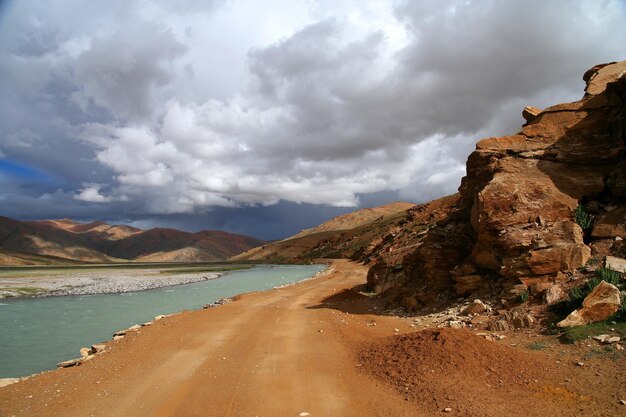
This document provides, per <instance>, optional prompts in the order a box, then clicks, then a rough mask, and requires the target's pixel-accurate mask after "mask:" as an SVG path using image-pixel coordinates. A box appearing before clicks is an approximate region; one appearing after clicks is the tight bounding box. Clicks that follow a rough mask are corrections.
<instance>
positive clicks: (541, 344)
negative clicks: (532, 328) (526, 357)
mask: <svg viewBox="0 0 626 417" xmlns="http://www.w3.org/2000/svg"><path fill="white" fill-rule="evenodd" d="M547 347H548V343H546V342H534V343H531V344H530V345H528V349H530V350H543V349H545V348H547Z"/></svg>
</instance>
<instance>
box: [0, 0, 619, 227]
mask: <svg viewBox="0 0 626 417" xmlns="http://www.w3.org/2000/svg"><path fill="white" fill-rule="evenodd" d="M70 11H71V17H68V13H70ZM625 16H626V14H625V10H624V5H623V3H622V2H619V1H603V2H597V1H576V2H573V1H549V2H546V1H531V2H507V3H504V2H496V1H487V0H484V1H480V2H470V1H420V2H416V1H398V2H394V1H392V0H381V1H376V2H358V1H348V2H341V3H336V2H326V1H324V0H319V1H316V2H309V1H306V0H302V1H301V2H298V1H296V2H295V3H293V4H291V3H290V4H289V5H286V4H285V3H284V2H280V1H273V0H272V1H268V2H267V3H264V4H263V7H259V4H258V3H255V2H254V1H252V0H239V1H228V2H218V1H215V2H209V3H207V2H201V1H194V0H190V1H187V2H182V3H181V2H169V1H165V0H160V1H157V2H144V1H138V2H132V3H129V2H122V1H113V2H104V3H95V4H89V5H86V4H85V3H84V2H80V1H73V0H54V1H36V0H31V1H24V2H13V3H11V4H10V6H9V7H6V10H5V17H4V18H3V19H2V20H0V74H1V75H2V76H1V77H0V88H1V89H2V91H3V94H2V95H0V109H1V111H0V158H4V159H7V160H10V161H14V162H16V163H19V164H23V165H24V166H27V167H32V168H35V169H37V170H39V171H41V172H44V173H45V174H46V175H48V176H49V177H50V178H53V179H54V180H53V181H52V180H51V181H50V182H46V181H40V184H38V185H37V186H36V187H32V186H31V187H29V186H28V181H29V180H27V179H24V178H22V179H13V180H7V178H6V176H5V177H4V179H2V181H3V184H5V185H4V186H3V187H4V190H3V192H2V193H0V200H2V203H3V206H7V207H8V206H10V207H12V209H10V211H11V213H13V214H15V215H16V217H22V218H25V217H32V216H35V215H37V216H42V217H50V216H57V215H61V216H70V215H71V216H75V217H80V218H87V217H90V216H91V217H95V216H100V215H102V218H105V219H112V220H115V219H120V220H129V221H134V222H142V221H143V222H145V223H146V224H148V223H150V224H166V223H167V222H170V223H175V224H176V225H178V226H179V227H183V226H184V224H185V221H187V222H188V223H187V224H188V225H198V224H200V223H201V222H202V220H201V219H205V221H206V222H207V224H216V225H222V226H223V227H224V228H228V229H229V230H233V231H239V232H243V231H244V230H239V229H240V228H242V227H243V228H244V229H245V228H248V229H249V230H256V231H258V233H260V234H262V235H263V236H264V237H268V236H270V237H276V236H275V235H276V233H272V232H271V230H270V229H269V228H262V227H261V228H259V227H256V226H253V225H251V224H250V223H249V222H247V221H245V220H244V219H245V218H247V216H249V215H250V213H253V212H256V213H257V214H259V215H260V213H265V214H264V215H263V216H265V217H263V216H261V217H263V218H264V219H266V223H267V224H272V225H273V224H274V220H273V218H272V216H271V213H273V212H274V213H282V214H281V216H279V217H280V218H282V219H283V220H284V221H285V225H287V224H289V226H285V227H284V228H283V230H289V231H293V230H292V229H294V228H301V227H300V226H301V225H302V224H303V223H306V221H303V219H304V218H313V217H315V216H313V215H312V213H314V212H317V213H324V214H328V215H330V214H331V212H332V213H336V214H339V213H341V212H344V211H345V210H346V209H345V208H344V207H349V206H357V205H359V204H375V203H383V202H385V201H388V200H387V199H389V198H392V197H393V198H394V199H395V198H403V199H410V200H413V201H425V200H427V199H431V198H435V197H438V196H441V195H444V194H447V193H451V192H454V191H455V190H456V188H457V186H458V183H459V180H460V177H461V176H462V175H463V173H464V162H465V159H466V157H467V155H468V153H469V152H470V151H471V150H472V148H473V144H474V143H475V141H476V140H477V139H479V138H481V137H484V136H491V135H499V134H506V133H511V132H514V131H515V130H517V129H518V128H519V125H520V124H521V123H522V120H521V117H520V112H521V109H522V108H523V106H525V105H534V106H537V107H544V106H547V105H550V104H554V103H557V102H562V101H567V100H574V99H577V98H578V97H580V95H581V93H582V88H583V84H582V81H581V79H580V77H581V74H582V73H583V72H584V71H585V70H586V69H587V68H589V67H590V66H592V65H594V64H596V63H600V62H606V61H612V60H619V59H624V58H626V57H624V56H621V55H620V54H623V45H624V41H626V27H625V26H624V25H623V21H624V17H625ZM268 22H270V23H268ZM294 22H297V23H294ZM247 34H252V35H249V36H251V37H250V38H246V36H248V35H247ZM242 39H243V40H242ZM261 39H262V40H261ZM242 42H243V43H242ZM242 45H244V46H242ZM233 51H240V52H238V53H240V56H236V55H234V52H233ZM246 52H247V55H246ZM246 60H247V61H246ZM244 62H247V72H245V70H244V69H243V63H244ZM231 66H232V67H231ZM242 74H243V75H242ZM218 92H219V93H218ZM11 181H15V184H20V185H19V186H9V185H7V184H9V183H11ZM31 182H32V181H31ZM42 184H43V185H42ZM22 185H23V186H24V187H22ZM24 190H26V191H24ZM381 193H382V194H381ZM42 202H43V203H42ZM331 206H334V207H331ZM42 207H44V208H42ZM255 207H256V208H255ZM320 207H326V208H327V209H324V210H320ZM46 210H48V213H49V214H46ZM255 210H256V211H255ZM272 210H275V211H272ZM326 210H328V211H326ZM62 212H65V213H67V214H65V215H63V214H61V213H62ZM5 213H7V212H6V211H5ZM57 213H58V214H57ZM284 213H289V215H285V214H284ZM312 216H313V217H312ZM168 219H169V220H168ZM185 219H186V220H185ZM316 219H317V218H316ZM316 221H317V220H316ZM159 222H160V223H159ZM244 224H245V227H244V226H242V225H244ZM194 227H195V226H194ZM272 227H274V226H272ZM303 227H307V226H303ZM183 228H184V227H183ZM255 233H256V232H255Z"/></svg>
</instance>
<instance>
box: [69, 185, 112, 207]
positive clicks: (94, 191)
mask: <svg viewBox="0 0 626 417" xmlns="http://www.w3.org/2000/svg"><path fill="white" fill-rule="evenodd" d="M100 188H102V185H100V184H86V185H85V188H83V189H82V190H80V192H79V193H78V194H77V195H75V196H74V198H75V199H76V200H80V201H86V202H89V203H109V202H111V201H112V200H113V199H112V198H111V197H107V196H105V195H102V194H101V193H100Z"/></svg>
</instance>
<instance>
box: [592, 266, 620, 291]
mask: <svg viewBox="0 0 626 417" xmlns="http://www.w3.org/2000/svg"><path fill="white" fill-rule="evenodd" d="M596 277H597V279H598V280H604V281H606V282H608V283H609V284H613V285H615V286H616V287H621V286H622V285H623V284H624V274H622V273H621V272H618V271H614V270H612V269H609V268H600V269H597V270H596ZM598 282H599V281H598Z"/></svg>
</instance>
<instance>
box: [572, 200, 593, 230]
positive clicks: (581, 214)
mask: <svg viewBox="0 0 626 417" xmlns="http://www.w3.org/2000/svg"><path fill="white" fill-rule="evenodd" d="M574 220H576V223H578V225H579V226H580V227H581V228H582V229H583V230H585V231H587V230H589V229H590V228H591V225H592V224H593V214H589V213H587V210H585V208H584V207H583V206H582V204H579V205H578V207H576V210H574Z"/></svg>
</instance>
